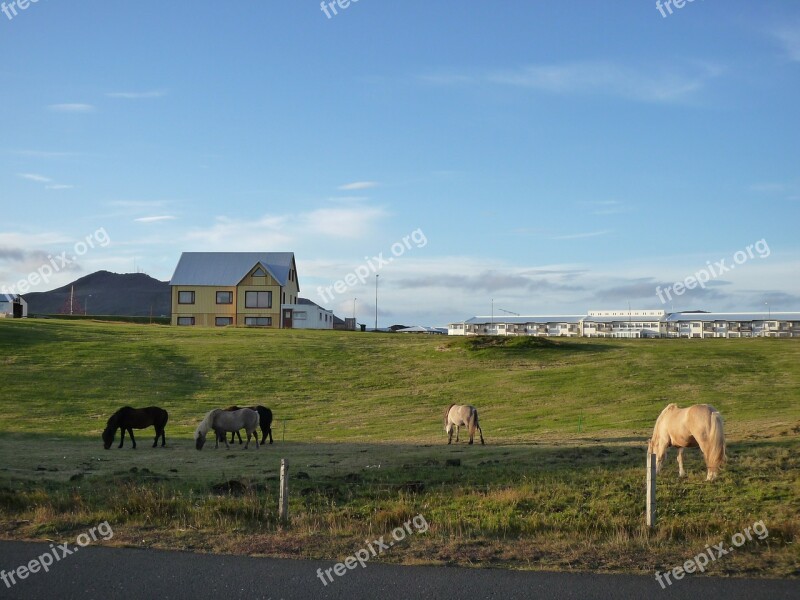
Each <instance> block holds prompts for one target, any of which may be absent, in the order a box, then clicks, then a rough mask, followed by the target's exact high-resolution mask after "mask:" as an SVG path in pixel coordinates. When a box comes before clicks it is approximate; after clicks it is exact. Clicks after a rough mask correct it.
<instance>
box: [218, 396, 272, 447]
mask: <svg viewBox="0 0 800 600" xmlns="http://www.w3.org/2000/svg"><path fill="white" fill-rule="evenodd" d="M249 408H250V409H252V410H254V411H256V412H257V413H258V424H259V426H260V427H261V443H262V444H263V443H264V442H266V441H267V436H269V443H270V444H271V443H272V411H271V410H270V409H268V408H267V407H266V406H261V405H260V404H259V405H257V406H250V407H249ZM240 409H241V407H240V406H229V407H228V408H226V409H225V410H227V411H233V410H240ZM234 436H238V437H239V443H240V444H241V443H242V434H241V433H239V432H238V431H236V432H231V444H232V443H233V438H234Z"/></svg>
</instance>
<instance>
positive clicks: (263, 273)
mask: <svg viewBox="0 0 800 600" xmlns="http://www.w3.org/2000/svg"><path fill="white" fill-rule="evenodd" d="M266 276H267V272H266V271H265V270H264V269H262V268H261V267H258V268H257V269H256V270H255V271H253V277H266Z"/></svg>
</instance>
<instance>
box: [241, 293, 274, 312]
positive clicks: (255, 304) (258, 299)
mask: <svg viewBox="0 0 800 600" xmlns="http://www.w3.org/2000/svg"><path fill="white" fill-rule="evenodd" d="M244 306H245V308H272V292H245V293H244Z"/></svg>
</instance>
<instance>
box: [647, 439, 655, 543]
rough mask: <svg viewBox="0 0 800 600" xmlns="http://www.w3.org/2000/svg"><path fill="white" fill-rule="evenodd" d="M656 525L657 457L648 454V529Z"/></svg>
mask: <svg viewBox="0 0 800 600" xmlns="http://www.w3.org/2000/svg"><path fill="white" fill-rule="evenodd" d="M655 525H656V455H655V454H651V453H649V452H648V453H647V527H648V528H650V529H652V528H653V527H655Z"/></svg>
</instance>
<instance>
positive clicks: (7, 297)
mask: <svg viewBox="0 0 800 600" xmlns="http://www.w3.org/2000/svg"><path fill="white" fill-rule="evenodd" d="M17 300H24V298H22V296H20V295H19V294H0V302H8V303H9V304H14V302H16V301H17Z"/></svg>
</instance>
